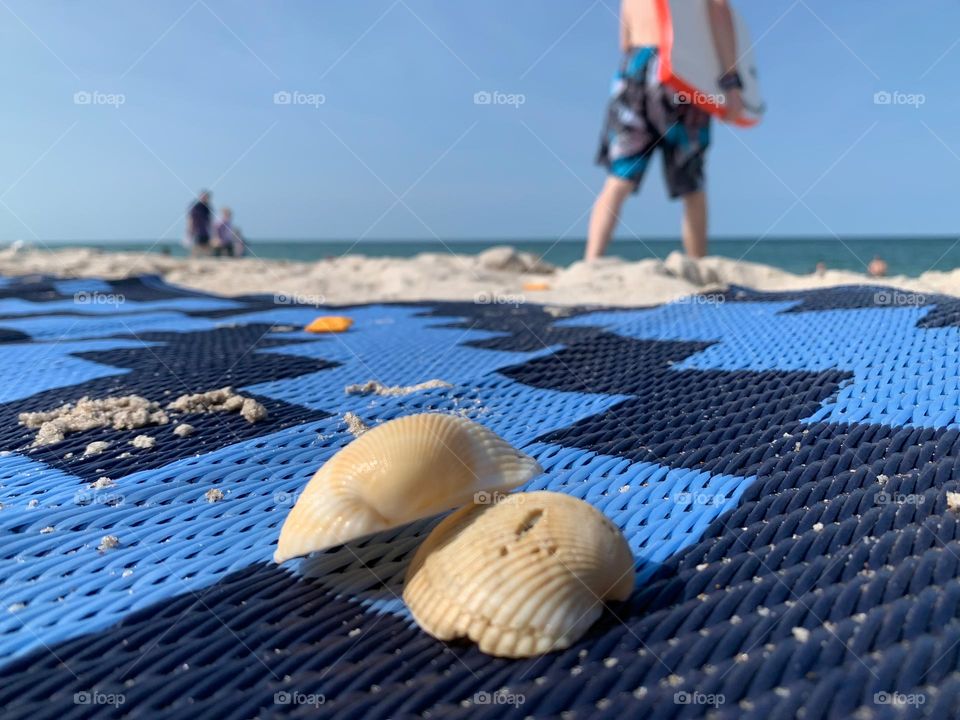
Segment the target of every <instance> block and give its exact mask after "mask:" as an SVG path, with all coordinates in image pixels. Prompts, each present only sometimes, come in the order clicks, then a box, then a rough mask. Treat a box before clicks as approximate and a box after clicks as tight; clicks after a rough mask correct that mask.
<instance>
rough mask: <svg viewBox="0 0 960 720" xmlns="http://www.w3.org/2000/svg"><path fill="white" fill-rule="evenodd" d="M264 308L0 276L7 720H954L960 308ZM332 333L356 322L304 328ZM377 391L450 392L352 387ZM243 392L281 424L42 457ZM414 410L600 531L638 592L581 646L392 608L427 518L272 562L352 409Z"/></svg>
mask: <svg viewBox="0 0 960 720" xmlns="http://www.w3.org/2000/svg"><path fill="white" fill-rule="evenodd" d="M279 299H280V300H283V301H284V302H283V303H278V302H275V298H272V297H271V298H265V297H256V296H251V297H239V298H229V299H227V298H219V297H214V296H210V295H204V294H200V293H195V292H190V291H187V290H184V289H181V288H177V287H174V286H171V285H168V284H165V283H164V282H162V281H161V280H159V279H158V278H154V277H141V278H133V279H127V280H109V281H108V280H89V279H76V280H58V279H53V278H47V277H21V278H7V279H0V414H2V418H0V502H2V508H0V708H2V712H0V714H2V716H3V717H4V718H31V720H36V719H37V718H57V719H58V720H60V719H63V718H95V717H130V718H185V719H186V718H189V719H190V720H195V719H196V718H237V719H242V718H256V717H264V718H266V717H286V716H289V717H331V716H339V717H349V718H382V717H395V718H404V717H429V718H441V717H442V718H446V717H451V718H466V717H470V718H473V717H480V718H494V717H496V718H499V717H535V718H556V717H562V718H595V717H602V718H618V719H619V718H632V717H643V718H674V717H718V718H733V717H746V718H763V720H772V719H776V718H794V717H801V718H805V719H806V720H811V719H812V718H821V717H824V718H871V717H877V718H887V717H890V718H894V717H896V718H902V717H932V718H944V717H958V716H960V675H958V669H960V620H958V615H960V542H958V539H960V537H958V536H960V524H958V518H960V496H956V497H955V496H954V495H953V493H955V492H960V477H958V467H957V466H958V462H960V433H958V428H960V301H958V300H955V299H952V298H947V297H942V296H938V297H934V296H926V297H924V296H919V295H909V294H905V293H902V292H900V291H897V290H892V289H887V288H880V287H847V288H836V289H829V290H817V291H810V292H797V293H777V294H769V293H767V294H764V293H757V292H752V291H749V290H746V289H741V288H731V289H730V290H729V291H727V292H725V293H723V294H718V295H711V296H695V297H691V298H686V299H683V300H680V301H677V302H674V303H670V304H666V305H662V306H657V307H647V308H632V309H622V308H620V309H610V308H606V309H605V308H591V307H577V308H556V307H541V306H538V305H534V304H516V305H507V304H498V303H495V302H492V303H489V304H477V303H450V302H427V303H405V304H376V305H364V306H352V307H342V308H335V309H331V308H322V307H314V306H310V305H304V304H297V303H295V302H293V301H294V300H296V298H279ZM301 299H302V298H301ZM288 300H289V301H290V302H287V301H288ZM331 313H334V314H340V315H347V316H349V317H350V318H351V319H352V320H353V325H352V327H351V328H350V329H349V330H348V331H347V332H344V333H340V334H326V335H314V334H310V333H307V332H304V331H303V327H304V326H305V325H306V324H307V323H309V322H310V321H311V320H313V319H314V318H315V317H317V316H318V315H324V314H331ZM370 380H375V381H379V382H381V383H383V384H385V385H400V386H412V385H417V384H420V383H424V382H425V381H428V380H440V381H442V383H434V384H433V385H432V386H431V387H428V388H427V389H421V390H417V391H414V392H410V393H409V394H406V395H388V396H381V395H370V394H354V393H346V392H345V388H346V387H347V386H349V385H354V384H358V383H366V382H368V381H370ZM228 386H229V387H232V388H233V389H234V390H235V391H236V392H238V393H240V394H241V395H243V396H244V397H248V398H252V399H254V400H256V401H258V402H259V403H261V404H262V405H263V407H264V408H265V409H266V411H267V416H266V418H265V419H262V420H260V421H258V422H249V421H248V420H247V419H246V418H244V417H243V416H241V415H240V414H238V413H235V412H217V413H206V414H193V415H177V413H174V412H172V411H171V412H169V413H168V414H169V418H167V421H166V422H162V421H159V420H158V421H157V422H155V423H152V424H150V423H148V424H147V425H146V426H144V427H138V428H133V429H115V428H113V427H94V428H92V429H86V430H83V431H77V432H73V433H69V434H66V435H65V436H64V437H63V439H62V440H61V441H59V442H51V443H40V444H38V443H37V442H36V437H37V429H36V428H31V427H28V426H26V425H24V424H21V422H20V421H19V418H20V414H21V413H29V412H41V411H49V410H51V409H55V408H57V407H60V406H61V405H63V404H64V403H68V402H75V401H78V400H80V399H81V398H84V397H87V398H93V399H99V398H107V397H117V396H126V395H137V396H140V397H143V398H146V399H147V400H149V401H151V402H155V403H157V404H158V405H159V406H160V407H165V406H166V405H167V404H169V403H170V402H171V401H173V400H174V399H175V398H177V397H178V396H180V395H183V394H189V393H198V392H205V391H208V390H212V389H217V388H221V387H228ZM425 411H433V412H444V413H456V414H458V415H462V416H466V417H469V418H472V419H474V420H476V421H478V422H480V423H483V424H484V425H486V426H487V427H489V428H491V429H492V430H494V431H495V432H497V433H499V434H500V435H502V436H503V437H505V438H506V439H508V440H509V441H510V442H512V443H513V444H514V445H516V446H517V447H519V448H522V449H523V450H524V451H525V452H527V453H529V454H531V455H533V456H534V457H536V458H537V460H538V461H539V462H540V464H541V465H542V466H543V468H544V472H543V473H542V474H541V475H540V476H538V477H537V478H535V479H534V480H532V481H531V482H530V483H528V485H527V486H525V487H524V488H523V489H526V490H539V489H547V490H553V491H558V492H564V493H569V494H570V495H573V496H575V497H578V498H582V499H583V500H585V501H586V502H588V503H591V504H592V505H594V506H595V507H597V508H598V509H599V510H601V511H602V512H603V513H605V514H606V516H607V517H609V518H610V519H611V520H612V521H613V522H614V523H615V524H616V525H618V526H619V527H620V528H621V529H622V531H623V533H624V535H625V537H626V538H627V540H628V542H629V544H630V547H631V549H632V551H633V553H634V557H635V560H636V568H637V581H636V589H635V591H634V593H633V596H632V597H631V598H630V600H629V601H627V602H623V603H611V604H610V605H609V607H607V608H606V609H605V611H604V613H603V615H602V618H601V620H600V621H599V622H598V623H597V624H596V625H595V626H594V627H592V628H591V629H590V630H589V631H588V632H587V634H586V635H585V636H584V637H583V638H582V639H580V640H579V641H578V642H577V643H575V644H574V645H573V646H572V647H570V648H569V649H567V650H563V651H558V652H554V653H550V654H548V655H545V656H542V657H537V658H531V659H526V660H504V659H498V658H492V657H489V656H485V655H483V654H481V653H479V652H478V650H477V649H476V648H475V647H474V646H472V645H471V644H469V643H466V642H454V643H442V642H439V641H436V640H434V639H433V638H431V637H429V636H428V635H426V634H425V633H423V632H422V631H420V630H419V629H418V628H417V626H416V625H415V624H414V623H413V621H412V619H411V617H410V614H409V612H408V610H407V609H406V608H405V606H404V604H403V603H402V601H401V600H400V596H401V594H402V589H403V576H404V572H405V569H406V566H407V563H408V561H409V559H410V557H411V555H412V553H413V551H414V550H415V549H416V547H417V546H418V544H419V543H420V542H421V541H422V540H423V538H424V537H425V536H426V534H427V533H429V531H430V530H431V529H432V528H433V527H434V526H435V525H436V523H437V522H438V521H439V519H438V518H430V519H427V520H423V521H420V522H417V523H414V524H412V525H408V526H405V527H401V528H398V529H395V530H392V531H389V532H384V533H380V534H378V535H374V536H372V537H368V538H364V539H362V540H358V541H355V542H351V543H349V544H348V545H345V546H342V547H339V548H334V549H332V550H329V551H326V552H324V553H319V554H316V555H315V556H313V557H310V558H307V559H305V560H303V561H298V562H293V563H288V564H287V565H284V566H282V567H278V566H276V565H275V564H273V563H272V562H271V556H272V553H273V550H274V548H275V545H276V540H277V536H278V533H279V529H280V526H281V524H282V522H283V520H284V518H285V517H286V514H287V513H288V511H289V509H290V507H292V504H293V503H294V502H295V500H296V498H297V494H298V493H299V492H300V491H301V490H302V489H303V487H304V485H305V484H306V482H307V481H308V480H309V478H310V477H311V476H312V474H313V473H314V472H315V471H316V470H317V468H318V467H320V466H321V465H322V464H323V463H324V462H325V461H326V460H327V459H328V458H330V457H331V456H332V455H333V454H334V453H335V452H336V451H337V450H338V449H339V448H341V447H343V446H344V445H345V444H346V443H348V442H349V441H350V440H352V439H353V435H352V434H351V433H350V431H349V429H348V423H347V422H346V420H345V415H346V414H347V413H353V414H354V415H356V416H357V418H358V419H359V420H360V421H361V422H363V423H365V424H366V425H368V426H374V425H376V424H378V423H382V422H384V421H387V420H390V419H392V418H395V417H399V416H403V415H408V414H411V413H418V412H425ZM185 423H186V424H189V425H190V426H192V428H193V431H192V432H186V431H182V432H181V431H177V432H174V429H175V428H176V427H178V426H180V425H183V424H185ZM140 436H146V438H144V437H140Z"/></svg>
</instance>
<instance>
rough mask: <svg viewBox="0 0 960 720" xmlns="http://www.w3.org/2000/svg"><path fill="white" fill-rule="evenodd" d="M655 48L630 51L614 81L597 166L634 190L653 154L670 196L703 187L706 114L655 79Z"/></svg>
mask: <svg viewBox="0 0 960 720" xmlns="http://www.w3.org/2000/svg"><path fill="white" fill-rule="evenodd" d="M658 63H659V58H658V54H657V48H655V47H638V48H633V49H632V50H630V51H629V52H628V53H626V55H625V56H624V58H623V63H622V64H621V66H620V70H619V72H618V73H617V75H616V76H615V78H614V82H613V91H612V95H611V98H610V104H609V105H608V107H607V118H606V125H605V127H604V130H603V136H602V137H601V140H600V150H599V152H598V154H597V162H598V163H599V164H601V165H604V166H605V167H606V168H607V169H608V170H609V171H610V174H611V175H615V176H616V177H620V178H623V179H624V180H630V181H632V182H633V183H634V184H635V188H634V192H636V188H639V186H640V181H641V180H642V179H643V175H644V173H645V172H646V169H647V165H649V164H650V161H651V159H652V158H653V154H654V151H656V150H657V149H659V150H661V151H662V153H663V171H664V178H665V180H666V183H667V191H668V192H669V194H670V197H672V198H677V197H681V196H683V195H687V194H689V193H692V192H697V191H698V190H702V189H703V187H704V162H705V158H706V151H707V147H708V146H709V145H710V115H709V114H707V113H706V112H704V111H703V110H700V109H699V108H697V107H695V106H694V105H691V104H690V103H689V102H684V100H685V99H686V98H685V96H684V95H683V93H676V92H674V91H673V90H671V89H670V88H668V87H665V86H664V85H662V84H661V83H660V82H659V80H658V79H657V69H658Z"/></svg>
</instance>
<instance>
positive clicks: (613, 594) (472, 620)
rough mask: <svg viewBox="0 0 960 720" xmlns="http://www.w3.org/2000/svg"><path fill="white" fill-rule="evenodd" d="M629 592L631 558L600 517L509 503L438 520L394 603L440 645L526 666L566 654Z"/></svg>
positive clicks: (535, 498)
mask: <svg viewBox="0 0 960 720" xmlns="http://www.w3.org/2000/svg"><path fill="white" fill-rule="evenodd" d="M633 584H634V561H633V554H632V553H631V552H630V547H629V546H628V545H627V541H626V540H625V539H624V537H623V535H622V534H621V532H620V530H619V529H618V528H617V527H615V526H614V525H613V523H611V522H610V520H608V519H607V518H606V516H605V515H603V513H601V512H600V511H599V510H597V509H596V508H594V507H593V506H592V505H589V504H587V503H585V502H583V501H582V500H578V499H576V498H573V497H570V496H568V495H563V494H561V493H553V492H533V493H515V494H512V495H508V496H507V497H506V498H505V499H504V500H503V501H502V502H500V503H497V504H495V505H470V506H467V507H464V508H462V509H461V510H459V511H458V512H456V513H454V514H452V515H450V516H449V517H447V518H446V519H444V520H443V522H441V523H440V524H439V525H438V526H437V527H436V528H435V529H434V531H433V532H432V533H431V534H430V536H429V537H428V538H427V539H426V541H425V542H424V543H423V544H422V545H421V546H420V548H419V549H418V550H417V553H416V555H414V557H413V560H412V562H411V564H410V567H409V568H408V570H407V577H406V584H405V587H404V591H403V599H404V601H405V602H406V603H407V606H408V607H409V608H410V611H411V612H412V613H413V616H414V619H416V621H417V623H418V624H419V625H420V627H421V628H423V630H425V631H426V632H427V633H429V634H430V635H433V636H434V637H436V638H438V639H440V640H452V639H454V638H459V637H468V638H470V639H471V640H473V641H474V642H476V643H478V644H479V646H480V650H481V651H483V652H485V653H489V654H491V655H498V656H500V657H529V656H532V655H540V654H542V653H546V652H550V651H552V650H560V649H563V648H566V647H569V646H570V645H571V644H572V643H574V642H575V641H576V640H577V639H578V638H580V637H581V636H582V635H583V633H585V632H586V631H587V628H589V627H590V626H591V625H592V624H593V623H594V622H595V621H596V620H597V618H599V617H600V614H601V612H602V611H603V602H602V601H603V600H608V599H610V600H626V599H627V598H628V597H629V596H630V593H631V592H632V591H633Z"/></svg>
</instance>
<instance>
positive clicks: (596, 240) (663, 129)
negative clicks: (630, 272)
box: [586, 0, 743, 260]
mask: <svg viewBox="0 0 960 720" xmlns="http://www.w3.org/2000/svg"><path fill="white" fill-rule="evenodd" d="M708 5H709V12H710V20H711V23H712V26H713V36H714V45H715V47H716V51H717V55H718V56H719V58H720V61H721V64H722V67H725V68H731V70H730V71H728V72H727V73H725V74H724V75H723V76H722V77H721V79H720V85H721V87H723V88H725V90H724V92H725V101H726V109H727V119H728V120H730V121H733V120H736V119H737V118H738V117H740V115H741V114H742V113H743V100H742V98H741V95H740V88H741V87H742V83H741V81H740V77H739V75H738V74H737V72H736V70H735V68H736V65H737V49H736V36H735V33H734V27H733V16H732V15H731V12H730V5H729V3H728V0H708ZM658 25H659V14H658V12H657V7H656V0H622V5H621V9H620V47H621V50H623V53H624V57H623V61H622V64H621V68H620V72H619V74H618V76H617V77H618V82H617V83H616V87H615V90H614V95H613V97H612V98H611V100H610V104H609V107H608V110H607V122H606V127H605V128H604V132H603V137H602V140H601V145H600V151H599V153H598V156H597V161H598V163H600V164H602V165H604V166H606V168H607V170H608V172H609V175H608V177H607V180H606V184H605V185H604V186H603V190H602V191H601V192H600V195H599V197H598V198H597V201H596V203H595V204H594V206H593V213H592V215H591V216H590V228H589V231H588V237H587V250H586V259H587V260H595V259H597V258H599V257H600V256H601V255H603V254H604V252H605V251H606V249H607V245H609V243H610V239H611V237H613V232H614V230H615V229H616V226H617V222H618V221H619V219H620V210H621V208H622V207H623V203H624V201H625V200H626V199H627V197H629V196H630V194H631V193H634V192H636V191H637V189H638V188H639V187H640V181H641V180H642V179H643V175H644V172H645V171H646V169H647V166H648V165H649V164H650V159H651V157H652V156H653V153H654V151H655V150H657V149H658V148H659V149H660V150H662V151H663V152H662V154H663V169H664V177H665V179H666V183H667V191H668V192H669V194H670V197H671V198H673V199H676V198H683V225H682V235H683V248H684V250H685V251H686V253H687V255H689V256H690V257H695V258H699V257H703V256H704V255H706V254H707V198H706V193H705V192H704V170H703V166H704V158H705V156H706V152H707V147H708V146H709V144H710V116H709V115H708V114H707V113H706V112H704V111H703V110H701V109H699V108H697V107H695V106H694V105H692V104H690V103H678V102H677V98H676V97H675V93H674V91H673V90H671V89H669V88H667V87H665V86H663V85H661V84H660V83H659V82H657V81H656V80H655V79H654V74H653V72H652V70H653V69H654V68H655V67H656V63H657V55H658V54H659V49H658V45H659V43H660V33H659V29H658Z"/></svg>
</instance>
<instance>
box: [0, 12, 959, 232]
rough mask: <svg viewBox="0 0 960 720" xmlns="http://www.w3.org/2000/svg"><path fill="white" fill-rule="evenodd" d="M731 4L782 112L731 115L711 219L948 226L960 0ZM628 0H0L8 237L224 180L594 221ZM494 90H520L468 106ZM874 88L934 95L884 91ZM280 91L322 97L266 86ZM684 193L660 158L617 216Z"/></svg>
mask: <svg viewBox="0 0 960 720" xmlns="http://www.w3.org/2000/svg"><path fill="white" fill-rule="evenodd" d="M737 7H738V8H739V9H740V11H741V12H742V13H743V14H744V16H745V17H746V18H747V21H748V23H749V24H750V26H751V28H752V31H753V34H754V39H755V40H756V41H757V46H756V50H755V52H756V53H757V55H758V57H759V62H760V69H761V74H762V79H763V82H764V87H765V91H766V95H767V98H768V103H769V107H770V111H769V114H768V117H767V118H766V120H765V122H764V124H763V125H762V126H761V127H759V128H756V129H752V130H747V131H732V130H728V129H727V128H724V127H717V128H716V129H715V135H714V137H715V143H714V148H713V151H712V155H711V157H710V161H709V188H710V193H711V204H712V230H713V232H714V233H716V234H719V235H747V236H751V237H756V236H759V235H765V234H769V235H773V236H781V235H797V234H810V235H827V236H829V235H831V234H833V233H837V234H840V235H851V234H854V235H867V234H906V235H919V234H928V233H937V234H947V235H949V234H953V233H954V232H955V231H956V226H957V213H956V211H955V209H954V208H955V206H956V198H955V196H956V194H957V191H958V184H957V183H956V182H955V178H956V177H957V176H958V174H960V124H958V123H957V122H956V118H957V116H958V110H960V99H958V91H957V90H956V85H957V83H956V76H957V71H958V68H960V5H958V4H957V3H956V2H954V1H952V0H924V2H923V3H922V4H920V3H903V2H896V1H894V0H876V1H874V2H867V0H849V1H846V2H836V0H797V1H794V0H740V2H739V3H737ZM921 8H922V9H921ZM616 11H617V3H616V0H606V4H604V2H602V1H601V0H597V1H596V2H591V1H590V0H578V1H576V2H575V1H574V0H549V1H547V0H523V2H517V0H484V2H478V3H469V4H468V3H460V2H457V3H452V2H450V1H449V0H396V1H394V0H323V1H317V0H286V1H285V2H266V1H265V0H196V1H195V0H165V2H162V3H157V2H146V1H145V0H142V1H141V0H138V1H136V2H131V1H129V0H89V1H87V2H82V3H81V2H67V1H66V0H59V1H57V0H44V1H41V2H38V1H37V0H3V2H0V17H2V22H0V59H2V62H0V77H2V82H3V86H4V87H5V89H6V98H5V102H4V103H2V105H0V123H2V128H3V134H4V136H5V138H6V142H5V153H4V162H3V163H2V165H0V240H4V241H8V240H13V239H18V238H22V239H25V240H35V239H37V238H40V239H42V240H45V241H46V240H53V239H140V238H143V239H155V238H158V237H165V238H171V239H174V238H179V236H180V235H181V233H182V225H183V223H182V214H183V209H184V207H185V205H186V204H187V202H188V201H189V199H190V196H191V193H192V192H194V191H195V190H196V189H199V188H200V187H203V186H211V185H212V186H213V190H214V195H215V197H214V200H215V203H216V204H220V203H225V204H229V205H231V206H233V207H234V208H235V212H236V214H237V220H238V223H239V225H241V226H242V227H243V228H244V230H245V232H246V234H247V235H248V236H250V237H254V238H311V237H316V238H347V239H356V238H358V237H364V238H371V239H380V238H430V237H434V236H439V237H442V238H444V239H450V238H488V237H489V238H511V237H546V238H553V239H556V238H560V237H564V238H570V239H579V238H582V237H583V235H584V233H585V228H586V220H587V211H588V209H589V206H590V204H591V203H592V201H593V196H594V194H595V192H596V191H597V190H598V189H599V187H600V185H601V183H602V181H603V172H602V170H601V169H599V168H597V167H595V166H594V165H593V156H594V152H595V147H596V140H597V137H598V134H599V130H600V123H601V119H602V115H603V108H604V102H605V99H606V95H607V90H608V87H609V81H610V77H611V74H612V72H613V70H614V68H615V66H616V63H617V58H618V49H617V46H616V38H617V20H616ZM485 90H486V91H500V92H504V93H513V94H522V95H523V96H524V100H525V101H524V103H523V104H522V105H520V106H519V107H513V106H504V105H499V106H493V105H488V106H484V105H475V104H474V102H473V97H474V93H476V92H478V91H485ZM882 90H886V91H897V92H902V93H911V94H915V95H916V94H922V95H923V99H924V102H923V104H922V105H920V106H919V107H915V106H909V105H898V106H893V105H876V104H875V103H874V93H876V92H878V91H882ZM283 91H288V92H294V91H296V92H299V93H302V94H303V95H302V96H300V97H301V98H303V97H304V96H309V95H313V96H321V95H322V96H323V99H324V102H323V103H322V104H319V103H316V104H289V105H278V104H275V103H274V95H275V93H277V92H283ZM76 93H89V95H86V96H83V95H81V96H79V97H80V98H81V99H82V98H84V97H86V98H89V99H91V102H90V103H88V104H81V103H77V102H75V95H76ZM110 95H114V96H119V95H122V100H123V103H122V104H120V105H117V104H116V102H114V101H116V100H118V98H111V97H110ZM111 102H112V103H113V104H111ZM678 213H679V208H678V206H677V205H676V204H672V203H668V202H667V201H666V199H665V194H664V190H663V183H662V180H661V176H660V169H659V165H657V166H655V167H654V168H653V172H652V174H651V175H650V176H649V177H648V178H647V182H646V183H645V184H644V188H643V192H642V193H641V195H640V196H639V197H638V198H635V199H633V201H632V202H631V203H630V205H629V207H628V209H627V211H626V213H625V215H624V218H623V219H624V225H625V228H624V231H623V235H624V236H629V235H631V234H636V235H639V236H642V237H673V236H676V235H677V224H678V216H679V215H678Z"/></svg>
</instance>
